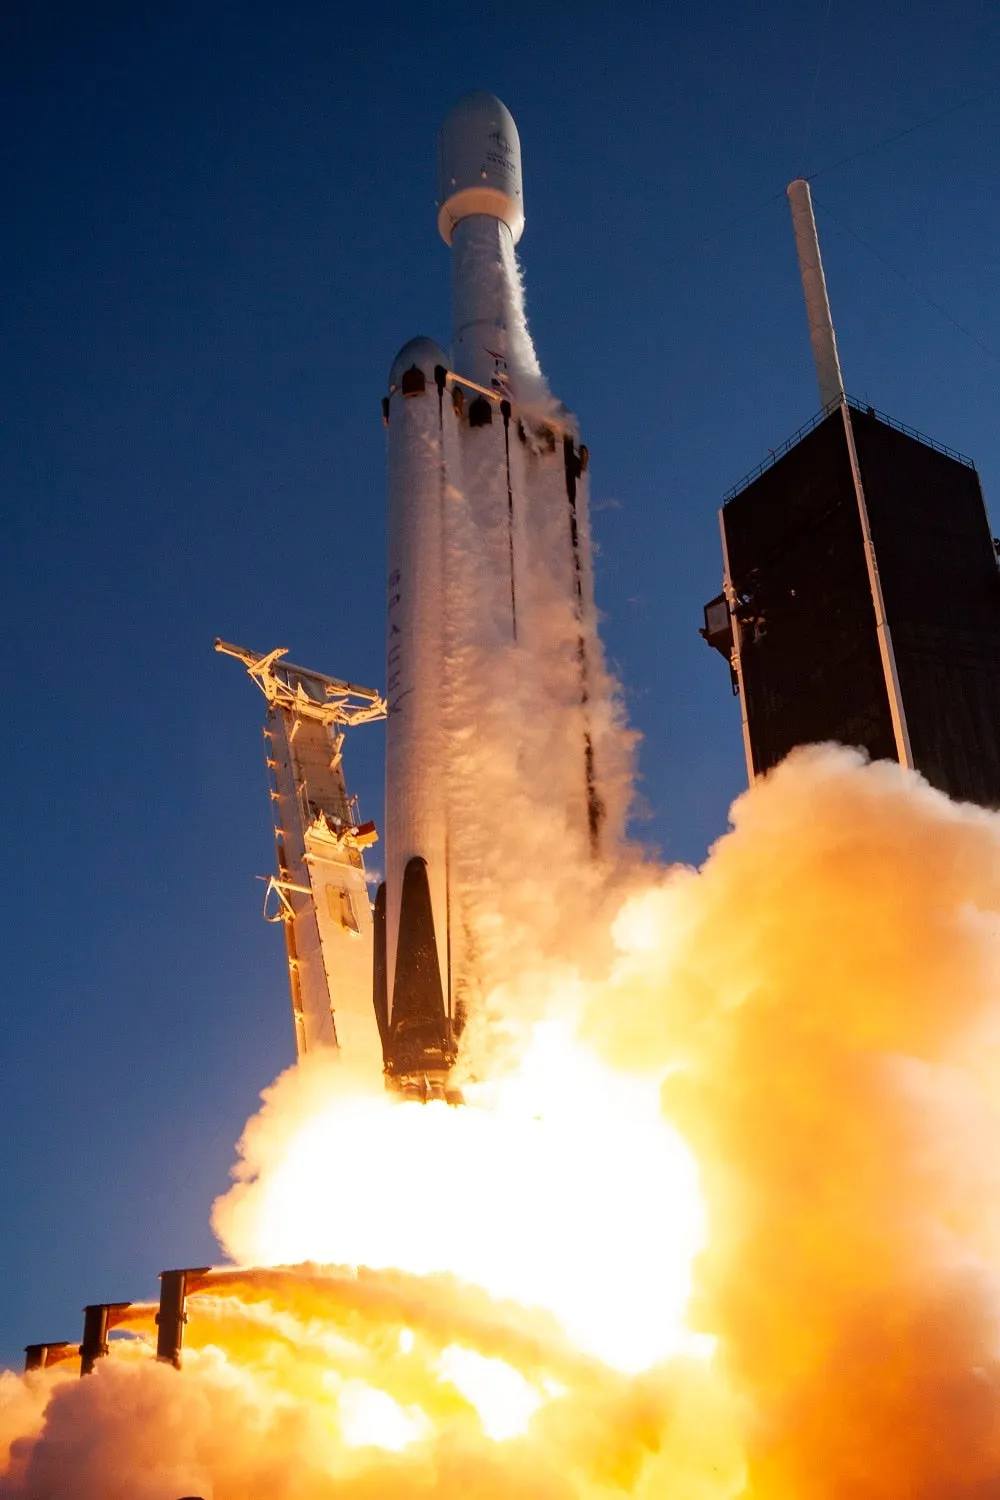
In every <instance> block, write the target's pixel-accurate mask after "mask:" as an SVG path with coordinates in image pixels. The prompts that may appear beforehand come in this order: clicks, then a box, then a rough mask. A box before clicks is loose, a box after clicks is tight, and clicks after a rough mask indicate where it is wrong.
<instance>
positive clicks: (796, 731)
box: [723, 406, 1000, 805]
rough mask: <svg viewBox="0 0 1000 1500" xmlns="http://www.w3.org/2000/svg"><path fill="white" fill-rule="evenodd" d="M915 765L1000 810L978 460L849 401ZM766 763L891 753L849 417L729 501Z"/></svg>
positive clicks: (743, 632)
mask: <svg viewBox="0 0 1000 1500" xmlns="http://www.w3.org/2000/svg"><path fill="white" fill-rule="evenodd" d="M849 417H850V422H851V429H852V432H853V436H854V443H855V449H856V453H857V459H858V468H859V472H860V477H861V482H862V489H863V492H864V498H865V503H866V506H867V511H868V519H869V527H870V531H871V536H872V542H873V547H874V552H875V558H876V563H877V567H878V573H879V577H880V580H881V587H882V595H883V600H884V605H885V613H886V619H887V621H888V625H889V630H890V634H891V638H892V645H893V650H894V654H895V659H896V669H897V676H898V681H899V687H900V697H901V701H902V708H903V713H904V715H905V719H906V724H907V729H908V732H909V736H910V745H911V750H912V753H913V759H914V763H915V765H916V767H917V769H918V770H919V771H921V772H922V773H923V774H924V775H925V776H926V777H927V778H928V780H929V781H931V782H932V783H933V784H934V785H935V786H938V787H941V788H942V789H943V790H945V791H947V792H949V793H950V794H951V795H952V796H954V797H957V798H960V799H962V800H970V801H975V802H980V803H983V804H986V805H1000V575H998V572H997V564H996V559H995V555H994V550H993V543H992V538H991V535H990V528H989V523H988V520H987V516H986V510H985V506H984V503H983V497H982V491H981V489H980V486H979V479H978V476H977V474H976V471H975V469H974V468H973V467H972V466H971V465H970V464H969V463H967V462H966V461H964V460H962V459H961V458H959V457H958V456H952V455H950V454H947V453H944V452H941V451H939V450H938V449H936V448H935V447H933V446H932V445H931V444H929V443H928V442H925V441H923V440H921V439H920V438H918V437H917V436H916V435H913V434H910V433H909V432H904V431H901V430H899V429H898V428H896V427H895V426H893V425H892V424H891V423H890V422H888V421H887V420H885V419H883V418H881V417H880V416H878V415H876V414H875V413H874V412H872V411H871V409H870V408H869V409H857V408H854V407H853V406H852V407H851V408H849ZM723 528H724V533H725V540H726V549H727V554H728V571H729V578H730V581H731V585H732V590H733V595H734V600H735V613H736V615H737V618H738V620H739V626H740V630H739V634H740V643H741V644H740V665H741V674H742V686H743V694H744V700H745V701H744V711H745V714H746V719H747V730H748V738H749V744H750V752H751V756H752V760H753V767H754V771H755V773H758V774H759V773H760V772H762V771H766V770H768V769H769V768H770V767H771V766H773V765H776V764H777V762H778V761H779V760H781V759H782V757H783V756H784V755H786V754H787V753H788V751H789V750H791V749H792V748H793V747H794V746H795V745H800V744H808V743H812V742H816V741H822V740H836V741H839V742H841V743H843V744H848V745H859V746H862V747H864V748H865V749H866V750H867V751H868V752H869V754H870V755H871V757H872V758H873V759H883V758H892V759H895V758H896V742H895V736H894V732H893V723H892V714H891V711H890V696H889V687H888V686H887V680H886V674H885V671H884V669H883V662H882V656H881V653H880V649H879V642H878V635H877V630H876V615H875V606H874V601H873V596H872V589H871V585H870V580H869V573H868V566H867V562H866V558H865V549H864V538H863V532H862V526H861V515H860V510H859V506H858V498H857V493H856V490H855V484H854V477H853V473H852V468H851V459H850V448H849V444H848V439H847V432H846V430H845V418H844V412H843V411H842V410H841V409H840V408H838V409H837V410H835V411H833V412H832V413H831V414H830V415H829V416H827V417H825V418H824V419H823V420H822V421H821V422H819V423H818V424H817V425H816V426H815V427H814V428H813V429H812V430H811V431H809V432H807V433H806V434H805V436H804V437H802V438H801V440H800V441H798V442H797V443H795V445H794V446H793V447H791V448H790V449H789V451H788V452H786V453H784V454H783V455H782V456H781V457H780V458H778V459H777V461H776V462H775V463H774V464H773V465H772V466H771V467H770V468H768V469H767V470H765V471H764V472H763V473H761V474H760V475H759V476H758V477H756V478H755V479H754V480H752V481H751V482H750V483H749V484H748V485H747V486H746V487H745V488H744V489H743V490H741V491H740V492H739V493H738V494H737V495H735V496H734V497H733V498H732V499H731V500H729V501H728V503H727V504H726V505H725V507H724V509H723Z"/></svg>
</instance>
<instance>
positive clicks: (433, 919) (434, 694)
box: [374, 94, 624, 1098]
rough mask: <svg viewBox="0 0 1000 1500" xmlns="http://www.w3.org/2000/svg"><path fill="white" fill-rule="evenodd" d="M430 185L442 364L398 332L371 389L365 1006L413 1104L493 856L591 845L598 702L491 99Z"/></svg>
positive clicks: (477, 916)
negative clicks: (381, 762) (378, 741)
mask: <svg viewBox="0 0 1000 1500" xmlns="http://www.w3.org/2000/svg"><path fill="white" fill-rule="evenodd" d="M440 182H441V193H440V211H439V217H438V227H439V229H440V232H441V235H442V237H443V238H444V240H445V242H446V243H447V244H449V245H450V247H451V250H452V272H453V352H452V357H451V359H450V360H449V358H448V356H447V355H446V354H445V352H444V351H443V350H442V349H441V348H440V347H439V346H438V345H437V344H436V343H434V342H433V341H432V340H431V339H428V338H417V339H413V340H412V341H411V342H410V343H408V344H406V345H404V347H403V348H402V349H401V350H400V352H399V354H398V355H397V356H396V359H395V361H394V362H393V365H392V368H391V371H390V375H389V392H388V395H387V397H386V398H385V399H384V400H383V416H384V419H385V422H386V425H387V427H388V491H389V525H388V615H387V656H386V669H387V689H386V698H387V703H388V721H387V740H386V827H385V834H386V882H385V885H384V887H382V888H381V889H380V891H379V893H378V896H377V898H376V903H375V967H374V974H375V1009H376V1014H377V1017H378V1022H379V1029H380V1033H381V1036H382V1044H383V1050H384V1058H385V1071H386V1076H387V1079H388V1080H389V1082H390V1084H392V1085H394V1086H395V1087H397V1088H399V1089H400V1091H401V1092H403V1093H405V1094H409V1095H415V1096H417V1097H421V1098H428V1097H449V1096H451V1095H452V1094H453V1093H454V1090H453V1088H452V1085H451V1081H450V1074H451V1069H452V1067H453V1065H454V1063H455V1059H456V1056H457V1051H458V1044H459V1038H460V1036H461V1034H462V1031H463V1027H464V1025H465V1024H466V1022H467V1021H468V1020H469V1018H470V1016H471V1015H472V1014H473V1012H474V1010H475V1006H476V1001H477V998H478V997H479V996H480V995H481V993H482V991H483V988H484V984H485V983H486V982H487V981H488V980H489V979H490V978H495V977H496V974H497V972H498V963H497V962H496V960H497V954H498V952H499V954H500V958H501V959H502V945H503V943H504V942H505V941H512V940H513V939H512V938H511V937H510V936H509V935H505V932H504V929H505V927H506V929H507V933H508V934H509V933H510V931H511V924H509V923H507V924H505V922H504V921H503V920H500V919H499V918H498V911H499V907H498V904H497V903H498V900H499V899H500V897H499V895H498V893H499V892H500V891H501V889H502V887H503V884H504V880H505V871H510V869H511V868H512V863H513V864H516V862H517V860H518V857H519V856H520V858H521V861H522V863H523V862H524V861H526V860H531V858H532V857H533V856H532V854H531V841H532V839H534V840H535V841H536V846H537V847H538V850H539V853H538V860H537V863H538V864H539V865H543V864H544V863H545V859H546V857H550V856H551V854H552V853H553V852H554V851H553V850H552V838H556V839H558V841H559V843H558V855H557V857H562V856H566V857H567V858H569V859H570V860H571V861H577V860H578V861H579V862H581V863H584V864H585V863H587V862H590V861H593V860H595V859H597V858H598V857H599V856H600V854H601V848H602V840H603V839H604V838H605V836H606V829H605V808H606V802H607V797H606V787H605V781H606V767H605V765H604V764H603V763H602V744H603V737H604V736H605V734H606V731H607V730H608V729H609V728H610V727H611V721H612V719H613V717H614V715H613V713H612V712H609V711H608V705H607V704H606V703H604V702H603V701H602V700H601V694H602V692H603V691H604V689H605V687H606V679H605V677H604V675H603V668H602V667H601V663H600V654H599V647H598V642H597V633H596V612H595V608H594V601H593V580H592V571H591V558H590V533H589V526H588V518H587V504H586V479H585V472H586V468H587V450H586V449H585V448H583V447H582V446H581V445H580V444H579V441H578V434H577V430H576V425H575V421H574V419H573V418H572V417H571V415H570V414H569V413H568V412H567V411H566V409H565V408H564V407H563V406H561V404H560V403H558V402H556V401H555V400H554V399H553V397H552V396H551V394H550V393H549V391H548V387H547V385H546V383H545V380H544V377H543V375H542V372H541V369H540V366H539V363H538V360H537V357H536V355H535V351H534V348H533V345H532V343H531V339H530V337H529V334H528V330H527V324H526V320H525V314H524V305H523V294H522V290H521V282H520V275H519V270H518V267H517V263H516V260H515V255H514V245H515V243H516V241H517V240H518V239H519V237H520V234H521V231H522V229H523V226H524V209H523V195H522V187H521V157H520V142H519V140H518V134H517V127H516V126H515V124H514V121H513V119H512V118H511V116H510V113H509V111H508V110H507V109H506V108H505V107H504V106H503V105H502V104H501V103H500V101H499V100H498V99H495V98H494V97H493V95H491V94H471V95H469V96H467V97H466V98H465V99H463V100H460V101H459V103H458V104H457V105H456V106H455V108H454V109H453V110H452V112H451V113H450V114H449V116H448V118H447V120H446V122H445V125H444V128H443V130H442V134H441V141H440ZM529 721H530V724H531V733H530V734H527V733H524V732H523V730H522V728H521V727H520V726H524V725H527V724H528V723H529ZM623 784H624V783H623ZM486 809H489V810H492V818H489V817H485V816H484V810H486ZM499 823H502V832H501V833H500V834H498V833H497V827H498V824H499ZM543 831H544V834H545V835H546V836H548V834H549V833H550V832H551V837H550V838H549V842H548V844H547V845H544V846H543V845H541V844H539V843H538V840H539V839H540V838H541V837H542V834H543ZM491 945H493V947H494V948H496V949H497V952H493V953H492V954H491V951H490V950H491ZM499 967H500V968H501V969H502V963H501V964H500V965H499Z"/></svg>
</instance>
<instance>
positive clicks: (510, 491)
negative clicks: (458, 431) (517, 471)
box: [500, 401, 517, 641]
mask: <svg viewBox="0 0 1000 1500" xmlns="http://www.w3.org/2000/svg"><path fill="white" fill-rule="evenodd" d="M500 415H501V416H502V417H503V449H504V457H505V460H506V464H507V546H508V550H509V552H510V619H511V630H512V633H513V636H514V639H515V641H516V640H517V591H516V588H515V582H514V487H513V485H512V484H511V480H510V402H509V401H501V403H500Z"/></svg>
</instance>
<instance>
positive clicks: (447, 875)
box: [434, 365, 454, 1044]
mask: <svg viewBox="0 0 1000 1500" xmlns="http://www.w3.org/2000/svg"><path fill="white" fill-rule="evenodd" d="M446 380H447V372H446V371H445V370H444V369H443V368H442V366H440V365H437V366H435V369H434V381H435V384H436V385H437V393H438V475H439V478H440V481H441V483H440V494H439V497H438V498H439V501H440V506H441V515H440V527H439V531H440V536H441V589H442V595H444V593H445V589H444V582H445V573H446V563H447V556H448V554H447V548H446V547H445V540H444V538H445V495H446V493H447V488H448V480H447V466H446V464H445V459H444V390H445V381H446ZM443 608H444V599H443V598H442V609H443ZM445 632H446V620H445V618H444V616H443V615H442V620H441V636H442V644H443V645H444V644H445V640H444V637H445ZM445 655H446V653H445V652H444V651H442V656H445ZM442 816H443V817H444V968H445V1014H446V1016H447V1019H448V1041H449V1044H451V1043H453V1041H454V1035H453V1033H454V1028H453V1025H452V983H451V824H450V819H449V817H448V792H447V787H446V789H445V795H444V808H443V810H442Z"/></svg>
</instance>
